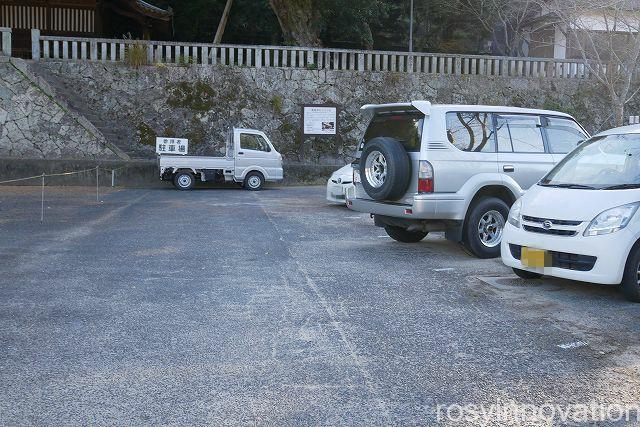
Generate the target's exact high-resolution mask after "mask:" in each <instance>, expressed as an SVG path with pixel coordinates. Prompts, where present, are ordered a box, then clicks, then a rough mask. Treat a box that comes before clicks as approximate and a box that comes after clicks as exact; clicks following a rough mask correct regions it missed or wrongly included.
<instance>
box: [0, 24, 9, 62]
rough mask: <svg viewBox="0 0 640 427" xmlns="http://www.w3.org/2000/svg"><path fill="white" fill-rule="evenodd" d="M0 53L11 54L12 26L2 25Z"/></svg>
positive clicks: (0, 28) (0, 29)
mask: <svg viewBox="0 0 640 427" xmlns="http://www.w3.org/2000/svg"><path fill="white" fill-rule="evenodd" d="M0 34H2V37H0V55H2V56H11V28H7V27H0Z"/></svg>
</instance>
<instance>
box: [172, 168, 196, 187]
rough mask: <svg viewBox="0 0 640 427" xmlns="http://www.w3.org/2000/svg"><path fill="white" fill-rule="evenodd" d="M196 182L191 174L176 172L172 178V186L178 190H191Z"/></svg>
mask: <svg viewBox="0 0 640 427" xmlns="http://www.w3.org/2000/svg"><path fill="white" fill-rule="evenodd" d="M195 184H196V180H195V178H194V177H193V174H192V173H191V172H178V173H177V174H175V175H174V177H173V185H174V186H175V187H176V188H177V189H178V190H191V189H192V188H193V186H194V185H195Z"/></svg>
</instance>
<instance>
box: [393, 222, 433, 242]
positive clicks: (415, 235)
mask: <svg viewBox="0 0 640 427" xmlns="http://www.w3.org/2000/svg"><path fill="white" fill-rule="evenodd" d="M384 231H386V232H387V234H388V235H389V237H391V238H392V239H393V240H397V241H398V242H402V243H418V242H419V241H420V240H422V239H424V238H425V237H427V234H428V232H426V231H409V230H407V229H406V228H402V227H395V226H393V225H385V226H384Z"/></svg>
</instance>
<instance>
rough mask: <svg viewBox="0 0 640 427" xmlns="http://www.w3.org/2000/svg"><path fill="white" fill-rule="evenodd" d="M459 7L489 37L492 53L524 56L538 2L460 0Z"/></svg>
mask: <svg viewBox="0 0 640 427" xmlns="http://www.w3.org/2000/svg"><path fill="white" fill-rule="evenodd" d="M541 1H542V2H544V0H541ZM460 7H461V8H462V9H463V10H464V11H466V12H467V13H469V14H470V15H472V16H474V17H475V18H476V19H477V21H478V23H480V24H481V25H482V26H483V27H484V28H485V29H486V30H487V31H489V32H491V33H492V34H493V40H492V42H493V50H494V53H497V54H500V55H508V56H525V53H526V52H525V51H524V48H525V46H526V34H527V32H528V31H530V30H532V28H531V25H532V23H533V22H534V19H535V18H536V17H538V16H539V15H540V11H541V5H540V3H539V2H538V0H461V1H460Z"/></svg>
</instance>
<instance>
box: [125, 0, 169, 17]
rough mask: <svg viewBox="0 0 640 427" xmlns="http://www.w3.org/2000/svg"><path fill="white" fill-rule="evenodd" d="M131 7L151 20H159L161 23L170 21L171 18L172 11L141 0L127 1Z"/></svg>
mask: <svg viewBox="0 0 640 427" xmlns="http://www.w3.org/2000/svg"><path fill="white" fill-rule="evenodd" d="M128 2H129V3H131V6H132V7H133V8H134V9H136V10H137V11H139V12H140V13H143V14H145V15H147V16H149V17H151V18H156V19H161V20H163V21H169V20H171V17H173V10H172V9H171V7H169V8H168V9H167V10H165V9H162V8H159V7H158V6H154V5H152V4H150V3H147V2H146V1H143V0H128Z"/></svg>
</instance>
